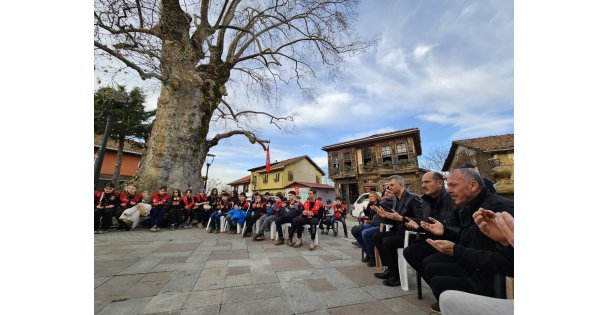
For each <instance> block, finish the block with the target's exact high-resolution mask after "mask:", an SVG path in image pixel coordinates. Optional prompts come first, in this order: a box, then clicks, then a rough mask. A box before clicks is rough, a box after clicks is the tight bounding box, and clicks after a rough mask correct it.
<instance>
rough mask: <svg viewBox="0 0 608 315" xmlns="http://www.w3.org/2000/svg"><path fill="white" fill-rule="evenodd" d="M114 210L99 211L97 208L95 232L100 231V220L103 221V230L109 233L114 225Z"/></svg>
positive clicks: (104, 209)
mask: <svg viewBox="0 0 608 315" xmlns="http://www.w3.org/2000/svg"><path fill="white" fill-rule="evenodd" d="M113 213H114V208H103V209H98V208H97V207H95V231H97V230H99V220H101V229H102V230H104V231H107V230H108V229H109V228H110V225H112V214H113Z"/></svg>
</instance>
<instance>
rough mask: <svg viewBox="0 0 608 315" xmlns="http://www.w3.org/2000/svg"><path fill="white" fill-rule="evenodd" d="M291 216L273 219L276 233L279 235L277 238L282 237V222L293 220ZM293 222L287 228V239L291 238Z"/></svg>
mask: <svg viewBox="0 0 608 315" xmlns="http://www.w3.org/2000/svg"><path fill="white" fill-rule="evenodd" d="M293 219H294V218H293V217H279V218H277V219H276V221H274V224H275V225H276V227H277V234H278V236H279V239H282V238H283V224H284V223H291V221H293ZM292 229H293V224H292V225H291V227H290V228H289V239H292V238H293V232H292Z"/></svg>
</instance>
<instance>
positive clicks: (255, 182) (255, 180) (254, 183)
mask: <svg viewBox="0 0 608 315" xmlns="http://www.w3.org/2000/svg"><path fill="white" fill-rule="evenodd" d="M252 183H253V186H256V185H257V184H258V177H257V176H253V181H252Z"/></svg>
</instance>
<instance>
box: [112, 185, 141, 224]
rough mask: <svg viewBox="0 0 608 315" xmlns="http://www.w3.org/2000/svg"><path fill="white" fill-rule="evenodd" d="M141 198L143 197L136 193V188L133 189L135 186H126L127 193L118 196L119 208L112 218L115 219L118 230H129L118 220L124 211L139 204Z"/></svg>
mask: <svg viewBox="0 0 608 315" xmlns="http://www.w3.org/2000/svg"><path fill="white" fill-rule="evenodd" d="M143 198H144V196H143V195H142V194H138V193H137V187H135V185H129V186H127V191H126V192H123V193H122V194H120V207H118V208H117V209H116V211H115V212H114V217H115V218H116V221H118V230H125V231H128V230H129V229H130V228H129V227H128V226H127V224H126V223H125V222H124V221H122V220H120V219H119V218H120V216H121V215H122V213H123V212H124V211H125V210H126V209H128V208H131V207H133V206H135V205H136V204H138V203H140V202H141V200H142V199H143Z"/></svg>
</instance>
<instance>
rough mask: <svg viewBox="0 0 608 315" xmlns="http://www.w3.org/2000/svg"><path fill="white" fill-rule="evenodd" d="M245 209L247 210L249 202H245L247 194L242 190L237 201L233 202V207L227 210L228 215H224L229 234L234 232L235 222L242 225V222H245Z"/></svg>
mask: <svg viewBox="0 0 608 315" xmlns="http://www.w3.org/2000/svg"><path fill="white" fill-rule="evenodd" d="M247 210H249V202H247V195H246V194H245V193H244V192H242V193H240V194H239V199H238V202H237V203H235V204H234V208H233V209H232V210H230V211H228V215H227V216H226V220H227V221H228V225H229V227H230V228H229V229H230V231H229V233H230V234H236V225H237V224H240V225H243V223H245V217H246V216H247Z"/></svg>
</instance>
